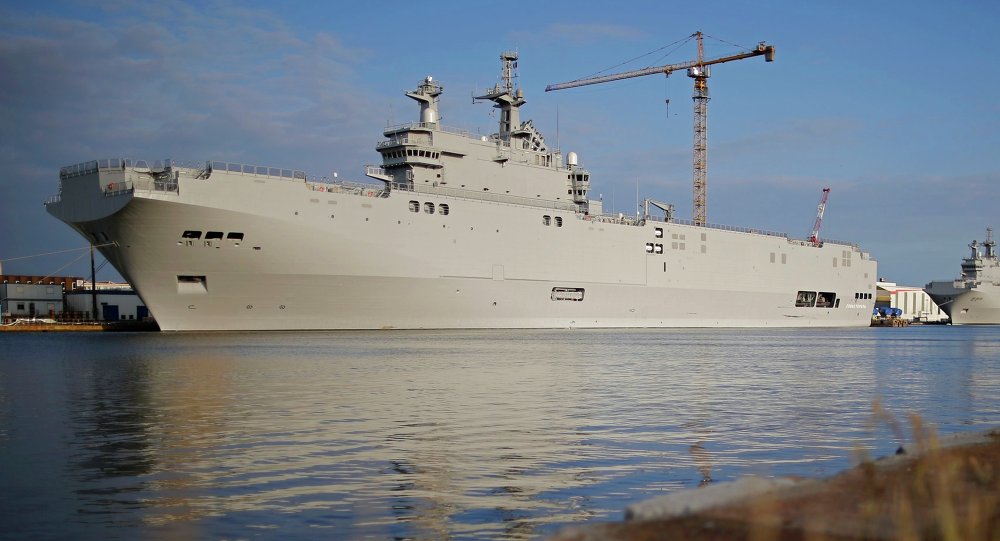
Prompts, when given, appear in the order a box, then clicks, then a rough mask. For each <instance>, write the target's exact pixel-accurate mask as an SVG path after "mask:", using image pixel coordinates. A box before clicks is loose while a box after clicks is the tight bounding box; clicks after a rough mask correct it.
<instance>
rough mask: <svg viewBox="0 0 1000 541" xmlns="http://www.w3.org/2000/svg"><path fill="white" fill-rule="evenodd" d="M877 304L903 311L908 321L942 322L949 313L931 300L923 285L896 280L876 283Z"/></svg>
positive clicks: (904, 317)
mask: <svg viewBox="0 0 1000 541" xmlns="http://www.w3.org/2000/svg"><path fill="white" fill-rule="evenodd" d="M875 285H876V286H877V291H876V295H875V306H878V307H881V306H888V307H891V308H899V309H900V310H902V311H903V315H902V316H901V317H902V318H903V319H905V320H908V321H916V322H922V323H941V322H943V321H947V320H948V314H946V313H944V312H943V311H941V308H940V307H938V305H937V304H935V303H934V301H933V300H931V297H930V295H928V294H927V293H926V292H925V291H924V289H923V288H922V287H918V286H901V285H898V284H896V283H895V282H883V281H879V282H876V284H875Z"/></svg>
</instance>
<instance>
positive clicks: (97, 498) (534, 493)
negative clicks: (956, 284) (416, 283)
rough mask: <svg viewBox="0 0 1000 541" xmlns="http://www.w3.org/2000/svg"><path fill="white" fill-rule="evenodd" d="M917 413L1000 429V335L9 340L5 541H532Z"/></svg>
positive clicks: (806, 457)
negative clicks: (333, 540)
mask: <svg viewBox="0 0 1000 541" xmlns="http://www.w3.org/2000/svg"><path fill="white" fill-rule="evenodd" d="M878 408H880V409H878ZM876 409H878V412H879V413H878V414H874V413H873V411H875V410H876ZM911 414H916V415H919V417H920V419H921V420H922V421H923V422H925V423H928V424H929V425H930V426H932V427H934V428H936V429H937V430H938V431H939V432H941V433H944V434H947V433H953V432H959V431H967V430H981V429H985V428H987V427H993V426H997V425H998V424H1000V328H989V327H979V328H973V327H922V328H912V327H911V328H907V329H857V330H708V329H699V330H667V331H653V330H640V331H496V332H372V333H368V332H352V333H273V334H268V333H263V334H260V333H256V334H255V333H232V334H133V335H115V334H108V335H72V334H66V335H63V334H41V335H30V334H17V335H14V334H10V333H8V334H6V335H0V465H2V470H0V486H2V487H5V488H4V490H3V492H2V494H3V496H2V498H3V502H2V503H3V505H2V507H0V520H2V524H3V526H4V528H3V532H2V533H0V537H4V538H12V539H13V538H50V539H134V538H144V539H175V538H178V537H185V538H193V537H197V538H219V539H223V538H225V539H250V538H282V539H295V538H300V539H313V538H317V537H320V538H337V539H357V538H374V539H386V538H400V539H534V538H539V537H544V536H545V535H547V534H551V533H553V532H555V531H556V530H557V529H558V528H559V527H560V526H562V525H565V524H569V523H579V522H585V521H590V520H609V519H617V518H620V517H621V511H622V509H623V508H624V507H625V506H626V505H628V504H629V503H632V502H635V501H638V500H642V499H646V498H649V497H653V496H657V495H660V494H662V493H664V492H668V491H672V490H677V489H680V488H689V487H695V486H698V485H700V484H705V483H711V482H717V481H724V480H730V479H733V478H735V477H738V476H741V475H745V474H751V473H752V474H758V475H806V476H819V475H830V474H832V473H835V472H836V471H839V470H841V469H843V468H846V467H848V466H850V465H851V464H852V463H853V461H854V460H856V459H857V457H858V456H859V455H860V454H868V455H885V454H890V453H891V452H892V451H893V450H894V449H895V448H896V446H898V445H900V444H901V443H905V442H906V441H907V440H909V439H910V438H912V428H911V425H910V417H909V416H910V415H911Z"/></svg>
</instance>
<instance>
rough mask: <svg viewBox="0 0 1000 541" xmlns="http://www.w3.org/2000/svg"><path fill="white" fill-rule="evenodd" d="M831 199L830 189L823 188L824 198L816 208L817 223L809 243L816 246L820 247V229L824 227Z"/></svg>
mask: <svg viewBox="0 0 1000 541" xmlns="http://www.w3.org/2000/svg"><path fill="white" fill-rule="evenodd" d="M829 198H830V188H823V197H822V198H821V199H820V200H819V205H817V206H816V222H815V223H813V231H812V234H811V235H809V242H811V243H813V245H814V246H819V228H820V226H822V225H823V213H824V212H826V200H827V199H829Z"/></svg>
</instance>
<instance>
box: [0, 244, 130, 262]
mask: <svg viewBox="0 0 1000 541" xmlns="http://www.w3.org/2000/svg"><path fill="white" fill-rule="evenodd" d="M114 244H115V243H113V242H105V243H104V244H95V245H94V248H103V247H104V246H112V245H114ZM89 249H90V246H84V247H82V248H70V249H68V250H57V251H55V252H46V253H44V254H34V255H22V256H19V257H8V258H6V259H0V263H6V262H8V261H18V260H20V259H31V258H33V257H45V256H47V255H56V254H65V253H68V252H76V251H77V250H89ZM74 261H75V260H74Z"/></svg>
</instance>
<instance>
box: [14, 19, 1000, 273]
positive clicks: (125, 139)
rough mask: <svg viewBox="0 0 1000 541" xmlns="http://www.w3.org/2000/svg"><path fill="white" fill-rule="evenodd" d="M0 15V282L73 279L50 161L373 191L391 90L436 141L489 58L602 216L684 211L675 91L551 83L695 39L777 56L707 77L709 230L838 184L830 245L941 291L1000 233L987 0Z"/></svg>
mask: <svg viewBox="0 0 1000 541" xmlns="http://www.w3.org/2000/svg"><path fill="white" fill-rule="evenodd" d="M0 20H2V21H3V22H4V24H3V25H0V262H2V265H3V272H4V273H7V274H40V275H80V276H86V275H89V259H88V258H86V257H81V255H82V254H84V253H86V252H85V251H67V250H73V249H76V248H81V247H86V246H87V243H86V241H85V240H84V239H83V238H82V237H80V236H79V235H77V234H76V233H75V232H73V231H72V230H71V229H70V228H69V227H68V226H66V225H65V224H63V223H62V222H60V221H58V220H57V219H55V218H54V217H52V216H50V215H48V213H46V212H45V210H44V207H43V203H44V202H45V200H46V199H47V198H48V197H51V196H53V195H55V194H57V193H58V189H59V179H58V172H59V168H60V167H61V166H64V165H70V164H74V163H79V162H84V161H90V160H95V159H100V158H113V157H127V158H133V159H147V160H155V159H162V158H172V159H174V160H177V161H187V162H203V161H205V160H224V161H233V162H242V163H252V164H259V165H267V166H277V167H284V168H294V169H299V170H304V171H307V172H309V173H310V174H311V175H316V176H328V175H330V174H331V173H332V172H337V173H338V177H339V178H342V179H349V180H358V181H364V180H366V179H365V177H364V166H365V165H367V164H378V163H379V162H380V158H379V155H378V154H377V153H376V152H375V144H376V143H377V142H378V141H379V140H380V139H381V138H382V128H383V127H385V126H386V125H387V124H398V123H402V122H409V121H413V120H417V119H418V108H417V105H416V103H415V102H413V101H412V100H410V99H408V98H406V97H405V96H404V95H403V92H404V91H407V90H411V89H413V88H416V86H417V84H418V83H419V82H420V81H421V80H422V79H423V78H424V77H426V76H427V75H431V76H433V77H434V78H435V80H436V81H438V82H439V83H440V84H442V85H444V88H445V92H444V94H443V95H442V96H441V103H440V109H441V122H442V123H443V124H445V125H447V126H454V127H459V128H465V129H469V130H470V131H473V132H474V133H475V132H476V131H477V130H478V131H479V132H481V133H484V134H488V133H492V132H494V131H496V123H497V119H496V116H495V114H494V112H493V109H492V108H491V107H490V104H489V103H478V104H474V103H473V102H472V99H471V96H472V95H474V94H475V93H476V92H477V91H482V90H484V89H486V88H488V87H491V86H493V85H494V84H496V83H497V82H498V79H499V76H500V60H499V55H500V53H501V52H502V51H506V50H515V51H517V52H518V54H519V56H520V60H519V65H518V78H517V84H518V85H519V86H520V87H521V89H522V90H523V91H524V94H525V97H526V99H527V104H526V105H524V106H523V107H522V108H521V114H522V119H533V121H534V124H535V126H536V127H538V128H539V129H540V131H541V132H542V133H543V134H544V135H545V136H546V141H547V143H548V144H549V146H550V147H553V146H557V145H558V147H559V148H561V150H562V151H563V152H564V153H565V152H568V151H574V152H576V153H577V154H578V155H579V156H580V164H581V165H582V166H583V167H586V168H587V169H588V170H589V171H590V172H591V184H592V194H597V195H600V196H602V197H603V199H604V202H605V210H606V211H607V210H614V211H616V212H619V211H620V212H626V213H628V212H635V208H636V192H637V187H638V192H639V194H640V195H641V197H649V198H652V199H656V200H659V201H666V202H670V203H673V204H674V205H675V206H676V209H677V216H679V217H682V218H690V217H691V212H692V209H691V207H692V203H691V199H692V193H691V191H692V190H691V183H692V165H691V162H692V150H691V147H692V140H693V129H692V123H693V114H692V101H691V94H692V81H691V79H689V78H688V77H686V75H685V74H684V72H678V73H675V74H674V75H672V76H670V77H663V76H661V75H653V76H646V77H638V78H634V79H628V80H625V81H618V82H613V83H605V84H601V85H593V86H588V87H582V88H577V89H570V90H562V91H557V92H550V93H546V92H544V88H545V86H546V85H548V84H551V83H557V82H563V81H569V80H573V79H577V78H580V77H585V76H590V75H595V74H598V73H615V72H618V71H627V70H631V69H637V68H643V67H649V66H659V65H664V64H675V63H682V62H687V61H689V60H691V59H693V58H695V56H696V54H697V53H696V49H695V46H694V42H693V41H688V42H687V43H684V44H682V45H680V44H679V42H683V41H684V40H685V39H686V38H688V37H689V36H690V35H691V34H693V33H694V32H695V31H701V32H703V33H704V34H705V35H706V36H707V37H706V38H705V55H706V57H707V58H713V57H719V56H727V55H731V54H735V53H738V52H741V51H742V50H743V49H746V48H751V47H753V46H755V45H756V44H757V43H758V42H761V41H765V42H767V43H768V44H771V45H774V46H775V47H776V50H777V55H776V58H775V61H774V62H772V63H766V62H764V60H763V58H762V57H757V58H750V59H746V60H741V61H736V62H729V63H726V64H721V65H718V66H715V67H714V68H713V71H712V77H711V79H709V93H710V96H711V101H710V102H709V105H708V127H709V130H708V198H707V201H708V206H707V208H708V221H709V222H710V223H715V224H725V225H733V226H742V227H753V228H756V229H764V230H769V231H778V232H784V233H788V234H789V235H790V236H792V237H795V238H806V237H808V235H809V234H810V232H811V230H812V226H813V222H814V221H815V218H816V206H817V203H818V202H819V200H820V197H821V195H822V189H823V188H824V187H829V188H830V189H831V191H830V199H829V202H828V204H827V208H826V215H825V218H824V222H823V227H822V230H821V232H820V235H821V237H824V238H829V239H837V240H844V241H850V242H854V243H857V244H859V245H860V246H861V247H862V248H863V249H865V250H866V251H868V252H870V253H871V255H872V257H873V258H875V259H877V260H878V262H879V276H880V277H882V278H884V279H886V280H889V281H894V282H898V283H900V284H906V285H917V286H922V285H924V284H926V283H927V282H929V281H931V280H950V279H953V278H956V277H957V276H958V274H959V264H960V261H961V258H963V257H966V256H967V254H968V253H969V248H968V247H967V245H968V243H969V242H970V241H972V240H973V239H978V240H980V241H982V240H983V238H984V235H985V228H986V227H987V226H988V225H992V226H994V227H998V228H1000V219H998V218H1000V212H998V208H1000V206H998V203H1000V158H998V154H1000V101H998V99H997V96H998V94H1000V74H998V72H997V70H996V69H995V66H996V64H997V62H998V59H1000V3H997V2H990V1H975V2H970V1H962V0H959V1H954V2H939V1H935V2H930V1H924V0H915V1H905V2H903V1H893V0H887V1H880V2H870V1H853V0H846V1H844V0H841V1H808V2H802V1H801V0H779V1H773V2H770V1H766V0H764V1H754V2H734V1H730V2H716V1H712V0H707V1H698V2H663V1H662V0H660V1H650V2H644V1H643V2H629V1H622V2H590V1H548V2H544V1H543V2H535V3H530V4H517V5H515V4H510V3H494V4H483V3H476V2H467V1H464V2H463V1H433V0H430V1H428V2H420V3H412V2H397V1H393V0H384V1H381V2H349V3H348V2H304V1H294V0H293V1H285V2H281V3H277V2H263V1H261V2H237V1H209V2H190V1H172V0H166V1H158V2H155V3H151V2H150V3H147V2H131V1H126V0H110V1H103V2H82V1H80V2H77V1H61V0H53V1H47V2H35V1H30V2H29V1H23V2H22V1H10V0H0ZM674 44H678V45H674ZM647 53H651V54H647ZM633 59H637V60H634V61H633V62H628V61H630V60H633ZM668 100H669V101H668ZM52 252H62V253H57V254H52V255H45V256H40V257H27V256H36V255H39V254H50V253H52ZM99 263H100V260H99ZM98 279H99V280H105V279H119V276H118V274H117V273H116V272H115V271H114V269H112V268H111V267H110V266H106V267H102V268H101V270H100V271H99V272H98Z"/></svg>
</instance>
